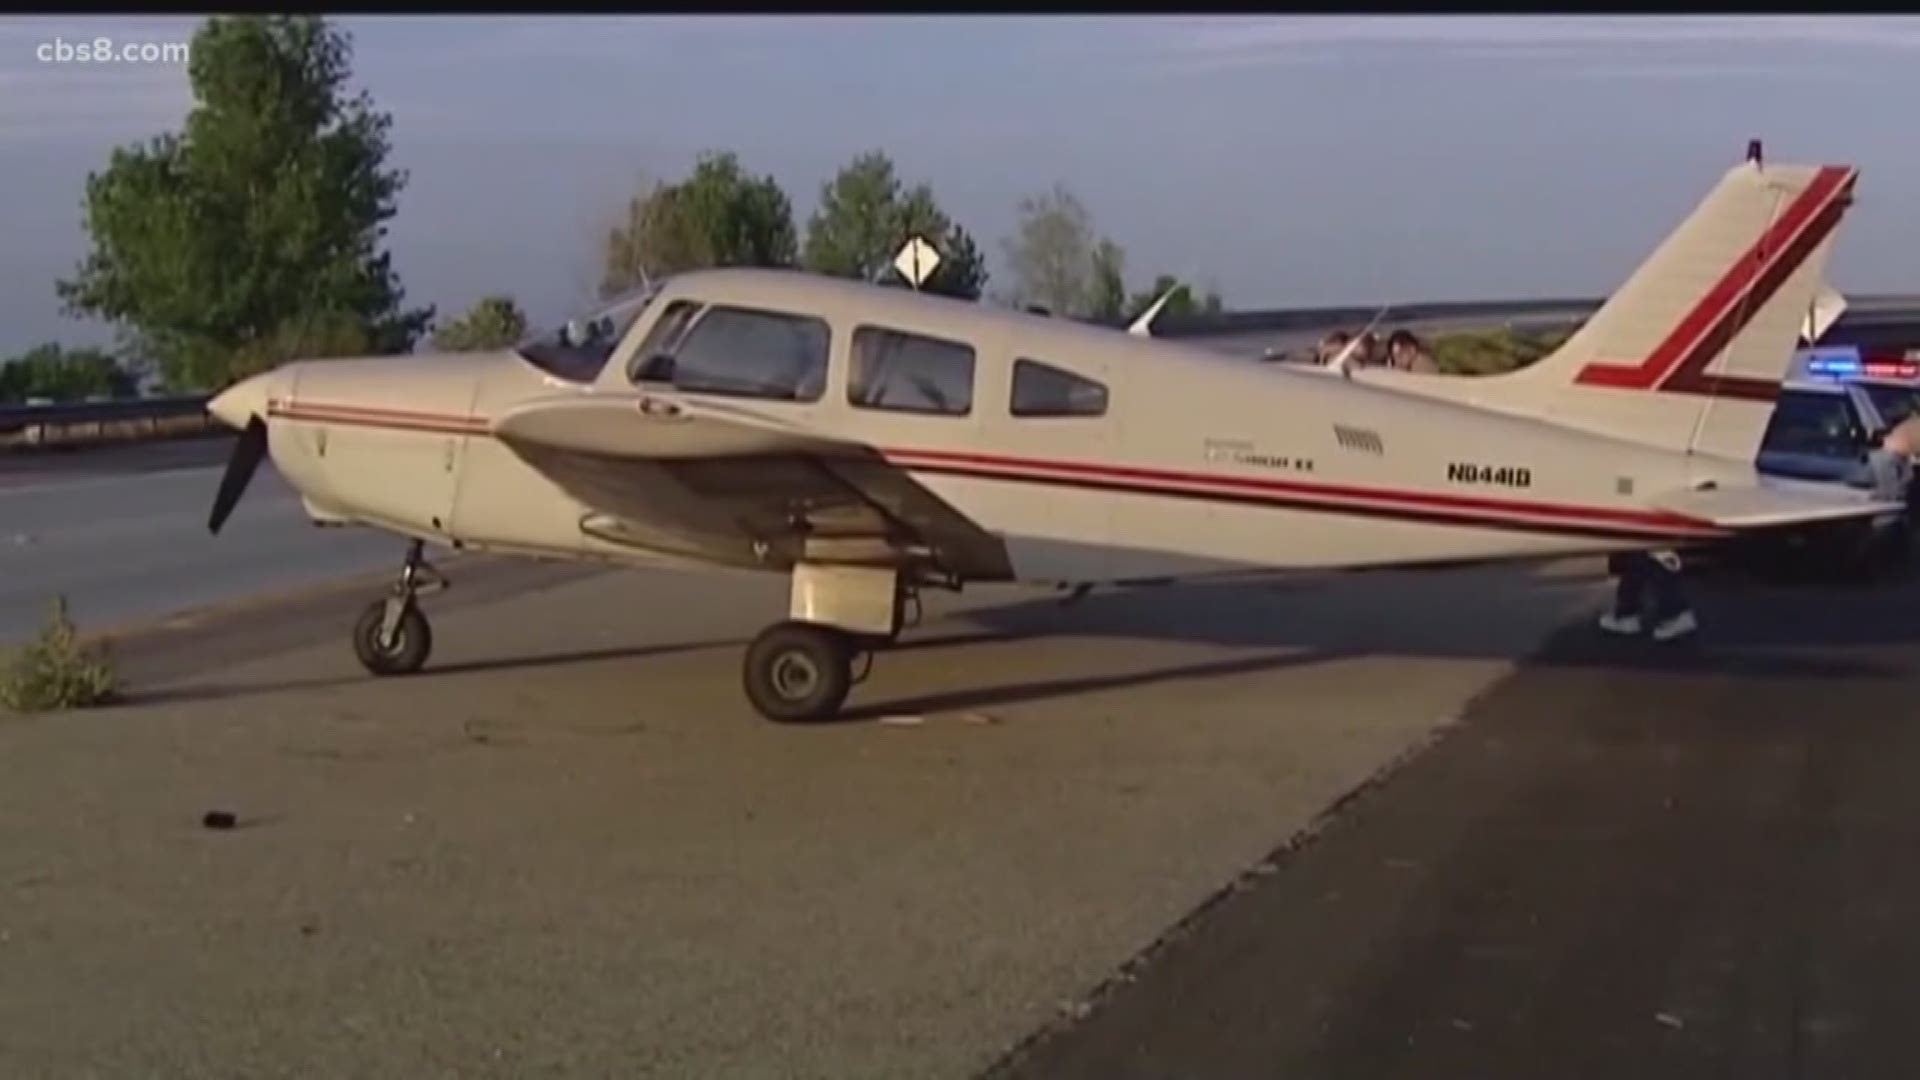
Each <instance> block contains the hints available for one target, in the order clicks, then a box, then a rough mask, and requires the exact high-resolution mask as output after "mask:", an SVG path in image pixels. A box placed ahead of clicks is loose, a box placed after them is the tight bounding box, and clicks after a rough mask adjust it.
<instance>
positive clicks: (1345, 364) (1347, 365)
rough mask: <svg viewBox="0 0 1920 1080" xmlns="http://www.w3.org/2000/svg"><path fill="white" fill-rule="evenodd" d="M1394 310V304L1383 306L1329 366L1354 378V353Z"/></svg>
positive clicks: (1335, 356) (1330, 361) (1347, 376)
mask: <svg viewBox="0 0 1920 1080" xmlns="http://www.w3.org/2000/svg"><path fill="white" fill-rule="evenodd" d="M1392 310H1393V305H1392V304H1383V305H1381V308H1380V311H1379V313H1377V314H1376V315H1374V317H1373V321H1371V322H1369V323H1367V325H1366V326H1365V327H1364V328H1362V329H1361V331H1360V332H1359V333H1357V334H1355V335H1353V337H1352V338H1350V339H1349V340H1348V341H1347V345H1346V348H1343V349H1341V350H1340V351H1339V352H1338V353H1336V354H1335V355H1334V358H1333V359H1331V360H1329V361H1327V366H1328V367H1330V368H1332V369H1333V370H1335V371H1337V372H1339V373H1340V374H1341V375H1342V376H1344V377H1346V378H1349V379H1351V378H1353V371H1352V360H1353V354H1354V351H1355V350H1357V349H1358V348H1360V343H1361V342H1362V341H1365V340H1366V339H1367V335H1368V334H1371V333H1373V330H1374V328H1375V327H1377V326H1379V325H1380V320H1381V319H1384V318H1386V317H1387V312H1389V311H1392Z"/></svg>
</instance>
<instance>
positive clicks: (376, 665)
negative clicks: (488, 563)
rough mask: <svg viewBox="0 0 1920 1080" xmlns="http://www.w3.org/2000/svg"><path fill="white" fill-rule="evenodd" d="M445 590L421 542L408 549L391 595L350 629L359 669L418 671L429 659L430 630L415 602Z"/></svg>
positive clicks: (393, 672)
mask: <svg viewBox="0 0 1920 1080" xmlns="http://www.w3.org/2000/svg"><path fill="white" fill-rule="evenodd" d="M446 587H447V579H446V578H444V577H442V576H441V575H440V572H439V571H437V570H435V569H434V568H433V567H431V566H429V565H427V561H426V559H425V558H424V557H423V556H422V544H421V543H420V541H418V540H415V541H414V542H413V543H411V544H409V545H408V546H407V557H406V561H405V562H404V563H402V564H401V567H400V577H399V579H398V580H396V581H395V582H394V583H393V589H392V591H391V592H390V593H389V594H388V596H387V597H386V599H384V600H376V601H374V602H373V603H371V604H369V605H367V607H366V610H364V611H362V612H361V613H360V618H359V619H358V620H356V621H355V622H354V624H353V654H354V656H356V657H358V658H359V660H360V664H361V666H362V667H364V668H366V669H367V670H368V671H370V672H372V673H373V674H375V675H408V674H412V673H413V672H416V671H419V670H420V668H421V667H423V666H424V665H425V664H426V662H427V657H428V656H430V655H432V653H433V626H432V624H431V623H429V622H428V621H427V616H426V613H425V612H422V611H421V610H420V605H419V598H420V597H421V596H422V595H423V594H425V593H429V592H438V591H439V590H441V589H444V588H446Z"/></svg>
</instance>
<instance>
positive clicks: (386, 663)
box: [353, 600, 433, 675]
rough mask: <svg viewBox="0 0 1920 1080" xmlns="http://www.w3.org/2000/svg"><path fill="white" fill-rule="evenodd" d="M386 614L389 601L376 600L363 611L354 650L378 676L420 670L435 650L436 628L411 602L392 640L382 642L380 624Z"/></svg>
mask: <svg viewBox="0 0 1920 1080" xmlns="http://www.w3.org/2000/svg"><path fill="white" fill-rule="evenodd" d="M386 617H387V602H386V601H385V600H376V601H374V602H373V603H372V604H370V605H368V607H367V609H366V610H365V611H363V612H361V613H360V620H359V621H358V622H356V623H354V624H353V653H354V655H355V656H357V657H359V658H360V664H361V666H363V667H365V668H366V669H367V670H368V671H371V672H372V673H374V674H375V675H410V674H412V673H413V672H416V671H419V670H420V668H421V666H422V665H424V664H425V663H426V662H427V657H428V656H429V655H431V654H432V653H433V627H432V625H431V624H429V623H428V622H427V617H426V616H425V615H423V614H421V612H420V609H419V608H418V607H416V606H414V605H413V604H408V605H407V608H406V610H405V611H403V612H401V614H400V625H399V626H398V627H397V628H395V630H394V635H393V643H392V644H391V645H390V646H386V647H382V646H381V644H380V623H381V622H382V621H383V620H384V619H385V618H386Z"/></svg>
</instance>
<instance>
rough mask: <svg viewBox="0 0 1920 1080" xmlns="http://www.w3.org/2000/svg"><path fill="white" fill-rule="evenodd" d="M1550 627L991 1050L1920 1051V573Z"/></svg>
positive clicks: (1062, 1064) (1837, 1059) (1728, 1069)
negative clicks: (1651, 636)
mask: <svg viewBox="0 0 1920 1080" xmlns="http://www.w3.org/2000/svg"><path fill="white" fill-rule="evenodd" d="M1701 604H1702V609H1703V612H1704V614H1705V617H1706V618H1707V619H1708V620H1709V626H1710V627H1711V628H1712V629H1711V636H1710V637H1708V638H1707V639H1705V641H1704V642H1703V644H1702V646H1701V647H1700V648H1699V649H1697V650H1694V651H1683V652H1680V653H1662V652H1654V651H1650V650H1648V649H1644V648H1632V647H1630V648H1627V649H1624V650H1623V649H1618V648H1613V647H1609V646H1607V645H1606V644H1605V643H1602V642H1600V641H1599V640H1598V639H1597V638H1596V637H1595V635H1593V634H1592V633H1591V632H1589V631H1588V630H1587V629H1586V628H1585V627H1573V628H1569V629H1567V630H1565V631H1563V632H1561V633H1560V634H1558V635H1557V636H1555V637H1554V638H1553V639H1552V640H1551V641H1550V642H1549V643H1548V645H1547V646H1546V647H1545V648H1544V650H1543V651H1542V653H1541V654H1540V655H1539V656H1538V657H1537V658H1536V659H1535V660H1534V661H1533V662H1531V663H1529V664H1528V665H1526V667H1525V668H1524V669H1523V670H1522V671H1521V672H1519V673H1518V674H1516V675H1515V676H1513V677H1512V678H1509V679H1507V680H1505V681H1503V682H1502V683H1501V684H1500V685H1498V686H1497V687H1495V688H1493V689H1492V690H1491V691H1490V692H1488V693H1487V694H1485V695H1483V696H1482V697H1481V699H1480V700H1479V701H1478V702H1477V703H1476V705H1475V706H1474V708H1473V709H1472V710H1471V711H1470V712H1469V714H1468V716H1467V718H1466V719H1465V721H1464V722H1463V723H1462V724H1461V725H1460V726H1458V727H1456V728H1455V729H1454V730H1453V731H1452V732H1451V733H1450V734H1449V735H1448V736H1447V737H1446V738H1445V739H1443V740H1442V741H1441V742H1440V743H1439V744H1438V745H1437V746H1436V747H1435V748H1434V749H1432V750H1430V751H1428V752H1427V753H1426V754H1424V755H1423V756H1422V757H1421V758H1419V759H1418V760H1417V761H1415V762H1413V763H1412V764H1410V765H1409V766H1408V767H1406V768H1404V769H1402V770H1401V771H1399V772H1398V773H1397V774H1395V775H1394V777H1393V778H1392V779H1391V781H1390V782H1388V783H1385V784H1383V785H1380V786H1378V787H1376V788H1374V789H1372V790H1369V791H1366V792H1364V793H1363V794H1361V795H1359V796H1358V797H1356V798H1355V799H1353V800H1352V801H1350V803H1349V804H1348V805H1346V806H1345V807H1343V808H1342V809H1341V811H1340V812H1339V814H1338V815H1337V816H1336V817H1335V818H1334V820H1332V821H1331V823H1330V824H1328V825H1327V826H1326V828H1325V829H1324V830H1323V831H1322V832H1321V833H1320V834H1319V835H1318V836H1317V837H1314V838H1313V839H1311V840H1310V841H1308V842H1305V843H1303V844H1301V845H1300V846H1299V847H1298V848H1297V850H1291V851H1287V850H1282V851H1279V852H1278V853H1277V854H1276V855H1275V856H1274V857H1272V858H1271V859H1270V860H1269V861H1268V863H1267V864H1266V866H1265V868H1264V869H1266V870H1267V871H1268V872H1265V873H1260V874H1254V875H1250V876H1248V877H1246V878H1244V879H1243V881H1242V882H1241V885H1240V887H1239V888H1237V889H1235V890H1232V891H1230V892H1227V893H1224V894H1222V896H1221V897H1219V898H1218V899H1217V902H1215V903H1213V904H1211V905H1210V906H1208V907H1207V908H1205V910H1203V911H1202V912H1200V913H1199V914H1197V915H1196V916H1194V917H1192V918H1191V919H1190V920H1189V921H1188V922H1187V923H1186V924H1185V925H1183V926H1182V927H1180V928H1179V929H1178V930H1177V931H1175V932H1174V933H1172V934H1169V935H1168V936H1167V938H1166V939H1165V940H1164V941H1163V943H1162V944H1161V945H1160V946H1159V947H1158V948H1156V949H1154V950H1152V951H1151V952H1150V953H1148V954H1147V955H1145V956H1143V957H1142V958H1139V959H1138V960H1136V962H1135V963H1134V964H1132V965H1130V967H1129V969H1128V970H1127V971H1126V974H1125V976H1124V977H1123V978H1117V979H1114V980H1111V981H1110V982H1109V984H1108V985H1107V987H1106V988H1105V989H1104V990H1103V991H1102V992H1101V993H1099V994H1097V995H1095V996H1094V997H1095V999H1096V1004H1094V1005H1092V1007H1091V1008H1090V1009H1089V1010H1087V1014H1086V1015H1085V1016H1084V1018H1083V1019H1080V1020H1079V1021H1077V1022H1063V1023H1061V1024H1059V1025H1057V1026H1055V1027H1054V1028H1052V1029H1050V1030H1048V1031H1047V1032H1045V1033H1044V1034H1042V1035H1040V1036H1039V1037H1037V1038H1036V1039H1034V1040H1033V1041H1032V1042H1031V1043H1030V1044H1028V1045H1027V1046H1025V1047H1024V1048H1022V1049H1021V1051H1020V1052H1018V1053H1016V1054H1014V1055H1012V1056H1010V1057H1009V1058H1008V1059H1006V1060H1004V1061H1003V1062H1002V1063H1001V1064H1000V1066H999V1067H998V1068H997V1069H996V1070H994V1072H993V1074H992V1075H995V1076H998V1077H1027V1076H1032V1077H1049V1078H1068V1077H1101V1078H1103V1080H1104V1078H1113V1077H1172V1076H1200V1075H1205V1076H1302V1077H1400V1076H1406V1077H1415V1076H1417V1077H1461V1078H1467V1077H1473V1078H1485V1077H1509V1076H1512V1077H1522V1076H1525V1077H1533V1076H1554V1077H1588V1076H1591V1077H1607V1078H1615V1077H1627V1076H1631V1077H1669V1076H1670V1077H1704V1076H1726V1077H1742V1078H1766V1077H1783V1078H1784V1077H1871V1076H1887V1077H1894V1076H1911V1075H1913V1049H1912V1045H1913V1044H1912V1031H1913V1021H1914V1018H1915V1017H1916V1016H1920V981H1917V980H1916V979H1915V978H1914V972H1915V970H1916V965H1920V932H1916V931H1915V929H1914V913H1915V912H1916V911H1920V871H1916V868H1915V867H1916V864H1915V862H1914V858H1913V853H1914V851H1915V850H1916V843H1917V842H1920V782H1916V779H1917V778H1920V724H1916V723H1915V719H1916V716H1920V713H1916V710H1915V702H1916V701H1920V678H1917V677H1916V676H1920V666H1917V665H1916V638H1917V637H1920V621H1916V619H1915V610H1916V606H1920V589H1917V588H1916V587H1915V586H1913V585H1912V584H1906V585H1903V586H1900V587H1898V588H1893V587H1886V588H1881V589H1878V590H1854V591H1842V592H1813V591H1806V590H1802V589H1760V588H1754V587H1751V586H1742V585H1737V584H1733V583H1728V584H1722V585H1716V586H1714V587H1712V588H1710V589H1708V590H1706V591H1705V592H1704V594H1703V596H1702V600H1701Z"/></svg>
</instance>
